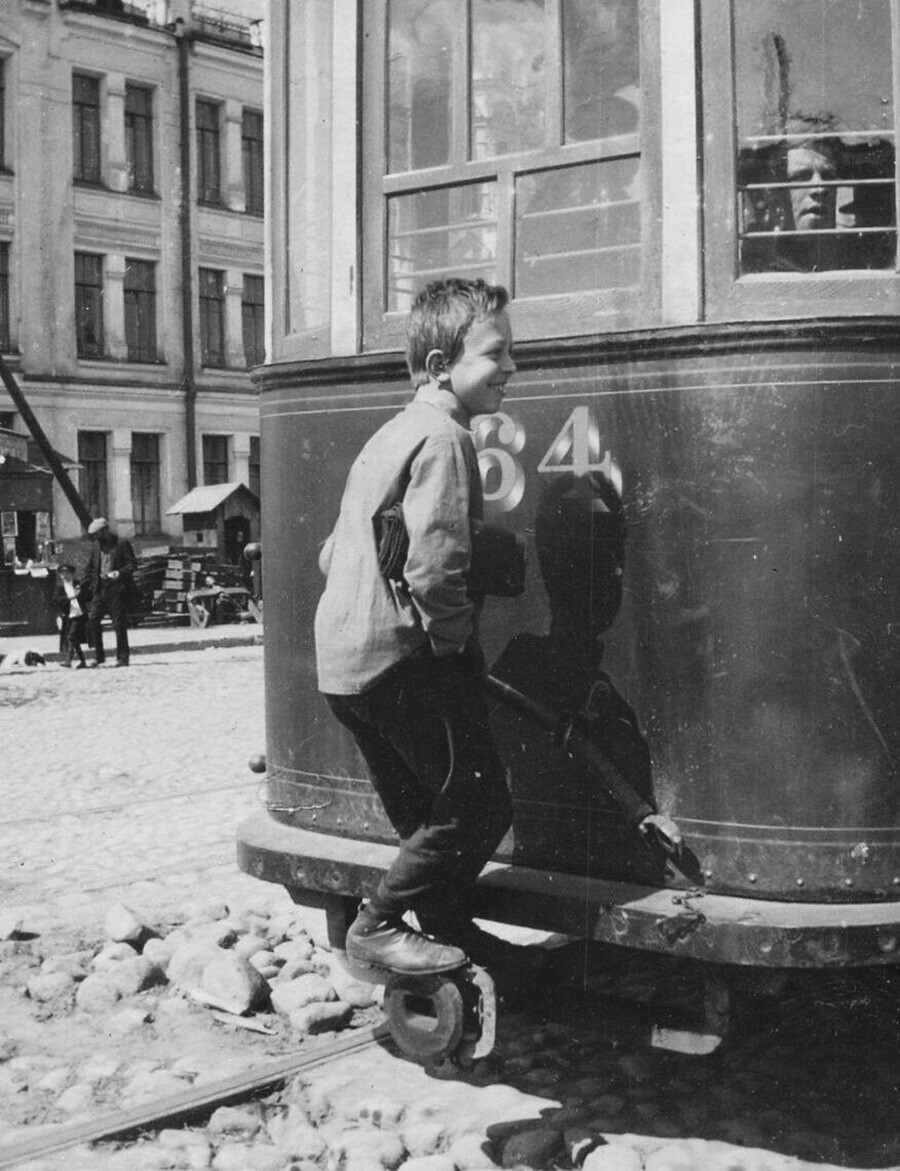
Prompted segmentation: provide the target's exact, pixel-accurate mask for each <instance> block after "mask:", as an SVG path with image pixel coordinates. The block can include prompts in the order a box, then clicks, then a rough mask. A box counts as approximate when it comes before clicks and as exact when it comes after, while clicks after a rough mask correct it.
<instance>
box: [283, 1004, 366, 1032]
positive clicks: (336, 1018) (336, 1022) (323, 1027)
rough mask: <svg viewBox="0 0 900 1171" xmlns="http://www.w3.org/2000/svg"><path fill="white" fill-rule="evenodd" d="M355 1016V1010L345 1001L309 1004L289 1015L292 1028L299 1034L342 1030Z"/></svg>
mask: <svg viewBox="0 0 900 1171" xmlns="http://www.w3.org/2000/svg"><path fill="white" fill-rule="evenodd" d="M352 1015H353V1008H352V1007H351V1005H349V1004H347V1003H346V1001H343V1000H332V1001H330V1002H328V1003H322V1002H318V1003H316V1004H308V1005H307V1006H306V1008H295V1009H293V1010H292V1011H291V1012H290V1013H289V1014H288V1020H289V1021H290V1022H291V1027H292V1028H293V1029H295V1030H296V1031H297V1032H298V1033H327V1032H334V1031H336V1030H338V1029H342V1028H343V1027H344V1025H346V1024H347V1023H348V1021H349V1020H350V1017H351V1016H352Z"/></svg>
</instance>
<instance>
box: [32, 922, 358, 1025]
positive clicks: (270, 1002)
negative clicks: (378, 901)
mask: <svg viewBox="0 0 900 1171" xmlns="http://www.w3.org/2000/svg"><path fill="white" fill-rule="evenodd" d="M104 933H105V936H106V942H105V943H104V944H103V946H102V947H100V948H99V950H97V951H95V952H91V951H87V950H81V951H76V952H70V953H63V954H54V955H50V956H48V957H46V958H45V959H43V960H42V962H41V963H40V966H39V967H38V968H37V970H36V971H35V972H34V973H33V974H32V975H30V976H29V977H28V979H27V982H26V986H25V987H26V992H27V995H28V997H29V998H30V999H32V1000H34V1001H38V1002H40V1003H44V1004H53V1005H55V1006H57V1007H58V1006H59V1005H60V1002H65V1001H67V1000H71V1002H72V1005H73V1006H74V1008H75V1010H76V1011H80V1012H83V1013H104V1014H109V1013H111V1012H113V1013H115V1015H114V1017H113V1021H112V1025H113V1029H114V1031H118V1032H125V1031H127V1030H128V1029H129V1028H130V1027H132V1026H135V1027H136V1026H137V1025H140V1024H142V1023H144V1022H145V1021H146V1019H147V1017H146V1012H145V1011H144V1010H142V1009H141V1008H140V1007H139V1006H137V1005H135V1004H134V1002H133V998H134V997H136V996H137V995H138V994H139V993H143V992H147V991H151V990H154V989H155V990H160V991H165V990H168V991H171V992H174V993H176V994H180V995H182V996H186V997H188V998H190V999H192V1000H194V1001H196V1002H198V1003H200V1004H204V1005H206V1006H208V1007H209V1008H211V1009H216V1010H219V1011H221V1012H224V1013H228V1014H230V1015H232V1016H235V1017H241V1016H245V1015H247V1014H257V1015H258V1014H271V1013H273V1012H274V1013H277V1014H280V1015H281V1016H282V1017H283V1018H285V1020H286V1021H287V1022H288V1023H289V1024H290V1027H291V1029H292V1030H293V1032H294V1033H297V1034H301V1035H306V1034H309V1033H318V1032H323V1031H333V1030H336V1029H340V1028H342V1027H343V1026H344V1025H346V1024H347V1023H348V1022H349V1020H350V1018H351V1016H352V1012H353V1009H354V1008H367V1007H370V1006H371V1005H373V1004H374V1003H375V1000H376V997H377V996H378V989H377V988H374V987H373V986H372V985H370V984H363V983H361V982H360V981H358V980H355V979H353V977H351V976H350V975H349V974H348V973H347V971H346V970H345V969H344V967H343V966H342V965H341V963H340V962H339V960H338V958H337V957H336V956H334V955H332V953H331V951H330V949H329V948H328V946H327V944H324V943H322V942H320V943H316V942H314V941H313V940H312V939H311V938H310V936H309V935H308V933H307V931H306V929H305V928H304V927H303V926H302V925H300V923H299V921H298V919H297V918H296V917H294V916H292V915H290V914H286V915H277V916H269V915H268V914H267V913H266V912H265V911H263V910H260V909H259V908H256V909H250V910H248V911H245V912H242V913H240V914H237V915H232V914H230V912H229V909H228V907H227V906H225V905H224V904H223V905H218V906H211V907H207V908H206V909H205V910H204V911H203V912H202V913H201V914H199V915H198V916H196V917H194V918H192V919H189V920H188V921H187V922H186V923H184V924H183V925H180V926H177V927H175V928H174V929H172V930H170V931H168V932H163V931H160V930H158V929H155V928H153V927H151V926H150V925H148V924H147V923H145V922H143V921H142V919H141V918H140V917H139V916H138V915H137V914H135V913H134V912H133V911H132V910H130V909H129V908H127V907H125V906H124V905H121V904H119V905H116V906H114V907H112V908H111V910H110V911H109V913H108V914H107V916H106V920H105V923H104Z"/></svg>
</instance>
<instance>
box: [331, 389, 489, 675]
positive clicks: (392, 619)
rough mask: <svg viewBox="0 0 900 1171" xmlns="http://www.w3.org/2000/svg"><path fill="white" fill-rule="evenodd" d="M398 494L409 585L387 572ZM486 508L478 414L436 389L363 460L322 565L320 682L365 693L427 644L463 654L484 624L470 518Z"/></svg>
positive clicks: (383, 432)
mask: <svg viewBox="0 0 900 1171" xmlns="http://www.w3.org/2000/svg"><path fill="white" fill-rule="evenodd" d="M398 500H402V501H403V516H404V521H405V524H406V529H407V532H408V534H409V554H408V556H407V560H406V567H405V570H404V577H405V582H406V587H404V586H403V585H402V584H401V585H399V586H398V585H395V584H393V583H389V582H388V581H386V580H385V579H384V578H383V577H382V576H381V574H380V573H379V569H378V547H377V537H378V518H379V517H380V515H381V513H382V512H383V511H384V510H385V509H386V508H389V507H390V506H391V505H392V504H394V503H396V502H397V501H398ZM483 510H484V505H483V496H482V488H481V479H480V476H479V474H478V461H477V458H476V453H475V446H474V444H473V442H472V435H471V432H470V431H469V417H468V414H467V413H466V411H465V410H464V409H463V407H462V405H461V404H460V402H459V400H458V399H457V398H456V396H455V395H454V394H452V393H451V392H450V391H446V390H440V389H438V388H436V387H434V386H431V385H428V386H424V387H420V388H419V390H418V391H417V392H416V395H415V398H414V399H413V400H412V401H411V402H410V403H409V404H408V405H407V406H406V407H405V408H404V410H402V411H401V412H400V413H399V414H398V415H395V416H394V418H393V419H391V420H389V421H388V422H387V423H385V425H384V426H383V427H382V428H381V429H380V430H379V431H377V432H376V433H375V435H373V436H372V438H371V439H370V440H369V441H368V443H366V445H365V447H364V448H363V449H362V451H361V452H360V454H359V455H358V456H357V458H356V460H355V462H354V464H353V466H352V468H351V469H350V474H349V476H348V477H347V483H346V486H345V488H344V496H343V500H342V501H341V510H340V516H339V517H338V521H337V524H336V526H335V528H334V531H333V532H332V534H331V536H330V537H329V538H328V540H327V541H326V543H325V545H324V547H323V549H322V553H321V555H320V558H319V565H320V568H321V569H322V571H323V573H325V574H326V576H327V583H326V586H325V592H324V593H323V595H322V597H321V599H320V601H319V606H318V609H317V611H316V621H315V634H316V663H317V669H318V678H319V690H320V691H323V692H325V693H327V694H331V695H355V694H357V693H359V692H361V691H365V690H366V688H368V687H370V686H371V685H372V684H373V683H374V682H375V681H376V680H377V679H378V678H380V677H381V676H382V675H383V674H384V673H385V672H386V671H389V670H390V669H391V668H392V667H393V666H395V665H396V664H397V663H399V662H401V661H402V660H403V659H405V658H407V657H408V656H410V655H412V654H415V653H416V651H420V650H421V649H422V648H423V647H424V646H425V645H426V644H429V645H430V648H431V651H432V652H433V653H434V654H435V655H438V656H442V655H450V654H454V653H457V652H459V651H461V650H462V649H463V648H464V647H465V646H466V644H467V643H468V642H469V640H470V638H472V636H473V634H474V631H475V611H476V604H475V602H473V600H472V599H471V598H470V597H469V592H468V574H469V567H470V563H471V555H472V537H471V526H472V522H473V521H479V520H481V518H482V515H483Z"/></svg>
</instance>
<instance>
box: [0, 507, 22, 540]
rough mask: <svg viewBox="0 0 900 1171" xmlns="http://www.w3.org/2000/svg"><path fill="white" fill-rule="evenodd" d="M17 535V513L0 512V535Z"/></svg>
mask: <svg viewBox="0 0 900 1171" xmlns="http://www.w3.org/2000/svg"><path fill="white" fill-rule="evenodd" d="M18 535H19V514H18V513H16V512H0V536H2V537H4V538H5V537H17V536H18Z"/></svg>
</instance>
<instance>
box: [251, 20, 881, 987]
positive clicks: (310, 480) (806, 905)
mask: <svg viewBox="0 0 900 1171" xmlns="http://www.w3.org/2000/svg"><path fill="white" fill-rule="evenodd" d="M267 68H268V78H267V102H268V105H267V115H266V116H267V134H268V143H269V178H270V182H269V190H268V201H269V215H268V224H269V228H268V231H269V240H268V247H269V266H270V270H271V274H270V282H271V284H270V290H269V291H270V299H269V303H270V306H271V315H270V322H269V356H268V360H267V363H266V365H265V366H264V367H263V368H262V370H261V372H260V388H261V431H262V458H263V467H262V485H263V487H262V509H263V521H262V527H263V537H262V540H263V550H264V576H265V625H266V639H265V680H266V711H267V717H266V718H267V731H266V775H265V780H264V784H263V788H262V796H263V798H264V805H265V808H264V809H262V810H260V811H259V812H258V813H257V814H256V815H254V816H253V817H252V818H250V819H249V820H248V821H247V822H245V823H244V824H243V825H242V826H241V827H240V829H239V832H238V858H239V864H240V866H241V867H242V868H243V869H244V870H246V871H247V872H249V873H250V874H253V875H256V876H258V877H259V878H261V879H264V880H266V881H269V882H275V883H279V884H281V885H283V886H284V887H286V888H287V889H288V890H289V891H290V893H291V895H292V897H293V898H294V899H296V900H297V901H298V902H301V903H306V904H310V905H316V906H320V907H324V908H325V909H326V911H327V913H328V919H329V925H330V929H331V931H332V932H333V937H334V941H335V943H336V944H338V945H339V944H340V941H341V938H342V935H341V932H342V929H343V928H344V926H345V925H346V922H347V917H348V915H350V917H352V913H353V912H354V911H355V907H356V904H357V901H358V899H359V898H360V896H362V895H364V894H365V893H366V891H367V890H368V889H370V887H371V886H372V884H373V883H374V881H375V880H376V878H377V876H378V874H379V873H380V871H381V870H382V869H383V868H384V867H385V866H386V865H387V864H388V862H389V860H390V858H391V857H392V855H393V846H392V842H393V841H394V838H393V835H392V830H391V827H390V825H389V824H388V823H387V821H386V819H385V818H384V816H383V814H382V812H381V810H380V807H379V804H378V802H377V800H376V798H375V796H374V794H373V792H372V790H371V787H370V784H369V782H368V779H367V777H366V773H365V770H364V766H363V763H362V761H361V759H360V757H359V755H358V753H357V751H356V749H355V746H354V745H353V743H352V742H351V741H350V739H349V738H348V736H347V735H346V734H345V733H344V731H343V730H342V729H341V728H340V727H339V726H338V725H337V723H336V721H334V719H333V718H332V717H331V716H330V713H329V712H328V710H327V708H326V706H325V704H324V702H323V701H322V699H321V697H320V696H319V695H318V693H317V690H316V677H315V669H314V651H313V641H312V639H313V635H312V631H313V614H314V610H315V606H316V603H317V601H318V598H319V596H320V593H321V590H322V581H321V579H320V577H319V571H318V568H317V554H318V550H319V547H320V546H321V544H322V542H323V541H324V540H325V538H326V537H327V535H328V533H329V532H330V530H331V527H332V526H333V523H334V521H335V519H336V516H337V509H338V504H339V501H340V496H341V491H342V487H343V483H344V480H345V477H346V474H347V471H348V469H349V466H350V464H351V462H352V460H353V458H354V457H355V455H356V453H357V452H358V451H359V449H360V448H361V447H362V445H363V443H364V441H365V440H366V439H367V438H368V437H369V435H370V434H371V433H372V432H374V431H375V430H376V429H377V428H378V427H379V426H380V425H381V423H382V422H384V420H385V419H386V418H387V417H388V416H389V415H390V414H391V413H393V412H395V411H397V410H398V409H400V407H401V406H402V405H403V404H404V402H405V401H406V400H407V397H408V394H409V389H408V380H407V376H406V370H405V366H404V362H403V357H402V337H403V321H404V316H405V313H406V311H407V309H408V307H409V305H410V303H411V300H412V298H413V297H414V295H415V293H416V292H417V291H418V289H419V288H421V287H422V286H423V285H424V284H425V283H427V281H428V280H430V279H433V278H435V277H438V276H443V275H466V276H475V275H477V276H482V277H484V278H485V279H488V280H489V281H492V282H496V283H499V284H503V285H505V286H506V287H507V288H508V289H509V291H510V294H511V298H512V299H511V309H510V316H511V320H512V324H513V331H514V336H515V347H516V349H515V356H516V363H517V365H518V373H517V375H516V376H515V378H514V380H513V381H512V382H511V383H510V385H509V387H508V390H507V397H506V399H505V401H504V404H503V409H502V411H501V412H500V413H498V414H496V415H492V416H490V417H484V418H481V419H478V420H476V422H475V427H474V432H475V437H476V445H477V447H478V451H479V463H480V466H481V470H482V476H483V481H484V487H485V498H486V508H487V519H489V520H490V521H491V522H492V523H494V524H497V525H501V526H503V527H505V528H507V529H508V530H510V531H511V532H515V533H518V534H521V535H522V536H523V538H524V540H525V542H526V547H527V550H528V553H529V557H528V569H527V575H526V584H525V589H524V591H523V592H522V593H521V595H520V596H519V597H516V598H512V599H511V598H489V599H488V600H487V602H486V605H485V608H484V611H483V615H482V622H481V634H482V642H483V645H484V648H485V652H486V657H487V661H488V664H489V670H490V674H491V677H492V680H493V687H494V690H493V693H492V703H493V719H494V722H495V732H496V738H497V743H498V747H499V749H500V752H501V756H502V758H503V760H504V762H505V764H506V766H507V770H508V777H509V783H510V788H511V791H512V794H513V800H514V821H513V826H512V829H511V831H510V833H509V834H508V836H507V838H506V839H505V840H504V841H503V843H502V844H501V846H500V848H499V850H498V852H497V854H496V856H495V858H494V860H493V862H492V863H491V864H489V867H488V868H487V870H486V872H485V873H484V874H483V876H482V878H481V879H480V881H479V884H478V890H477V897H478V908H479V913H480V914H482V915H483V916H484V918H485V919H489V920H494V921H497V922H501V923H510V924H516V925H523V926H528V927H534V928H540V929H544V930H549V931H554V932H562V933H567V934H569V935H573V936H576V937H579V938H586V939H592V940H596V941H601V942H603V943H606V944H611V945H618V946H621V947H623V948H632V949H642V950H644V951H647V952H651V953H667V954H674V955H677V956H680V957H683V958H685V959H688V960H692V961H697V962H698V965H699V966H700V967H701V968H702V967H703V966H704V965H706V966H707V969H708V970H710V971H711V970H713V968H715V970H716V971H721V970H723V968H724V969H726V970H728V969H732V968H733V969H735V970H737V969H741V970H744V971H746V970H768V971H773V970H774V971H785V970H798V969H838V968H841V969H843V968H849V967H871V966H878V965H890V964H896V963H897V962H898V960H900V775H898V770H900V752H898V750H900V718H898V716H900V712H898V707H900V685H898V674H900V672H898V663H900V608H898V599H900V574H898V553H900V520H898V517H900V474H898V461H897V439H898V435H900V370H898V363H900V329H898V318H897V309H898V306H900V274H898V250H897V227H896V207H897V201H898V199H897V197H898V185H900V177H898V171H897V168H896V164H895V142H896V138H895V135H896V126H897V106H898V98H900V3H898V0H867V2H866V4H865V5H860V4H858V3H857V2H856V0H790V2H788V0H467V2H466V3H460V2H459V0H365V3H362V2H361V0H360V2H359V3H357V2H356V0H291V2H290V3H289V2H288V0H272V3H271V11H270V19H269V48H268V51H267ZM861 78H863V79H865V84H860V79H861ZM510 696H512V697H513V699H514V700H518V703H516V702H512V703H511V702H509V700H510ZM574 732H577V733H578V734H579V736H580V737H581V739H582V741H587V742H589V743H590V744H591V745H592V746H593V748H594V749H596V754H595V755H596V758H597V759H596V760H594V761H592V760H591V759H588V757H587V756H586V755H585V754H584V753H581V754H579V753H578V752H575V751H574V750H573V742H572V741H571V737H570V734H572V733H574ZM597 760H599V762H600V763H599V764H597ZM604 761H605V762H606V764H607V765H608V766H609V767H608V768H607V776H606V780H604V764H603V762H604ZM595 765H596V767H595ZM612 774H615V775H616V776H618V777H619V779H623V780H624V782H625V783H626V785H627V786H630V788H631V789H632V790H634V791H635V792H637V793H639V794H640V795H641V796H642V798H643V799H645V800H647V801H648V802H649V803H650V804H651V805H652V807H654V808H656V809H658V810H660V811H661V812H663V813H665V814H666V815H668V816H669V817H671V818H673V819H674V820H675V821H676V822H677V824H678V826H679V827H680V829H681V831H682V833H683V835H684V848H683V850H682V851H680V853H679V854H678V856H673V855H672V854H670V853H668V852H667V851H666V850H664V849H661V848H659V847H658V846H655V845H653V844H652V843H651V845H650V846H648V845H647V843H646V841H645V840H643V838H642V835H640V834H639V833H637V832H636V831H635V828H634V825H633V824H632V823H631V821H630V820H629V818H628V817H627V816H626V815H625V814H624V813H623V807H622V803H621V801H619V800H617V799H616V798H615V796H614V786H612V787H611V786H610V784H609V783H608V781H609V775H612ZM611 794H613V795H611Z"/></svg>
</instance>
